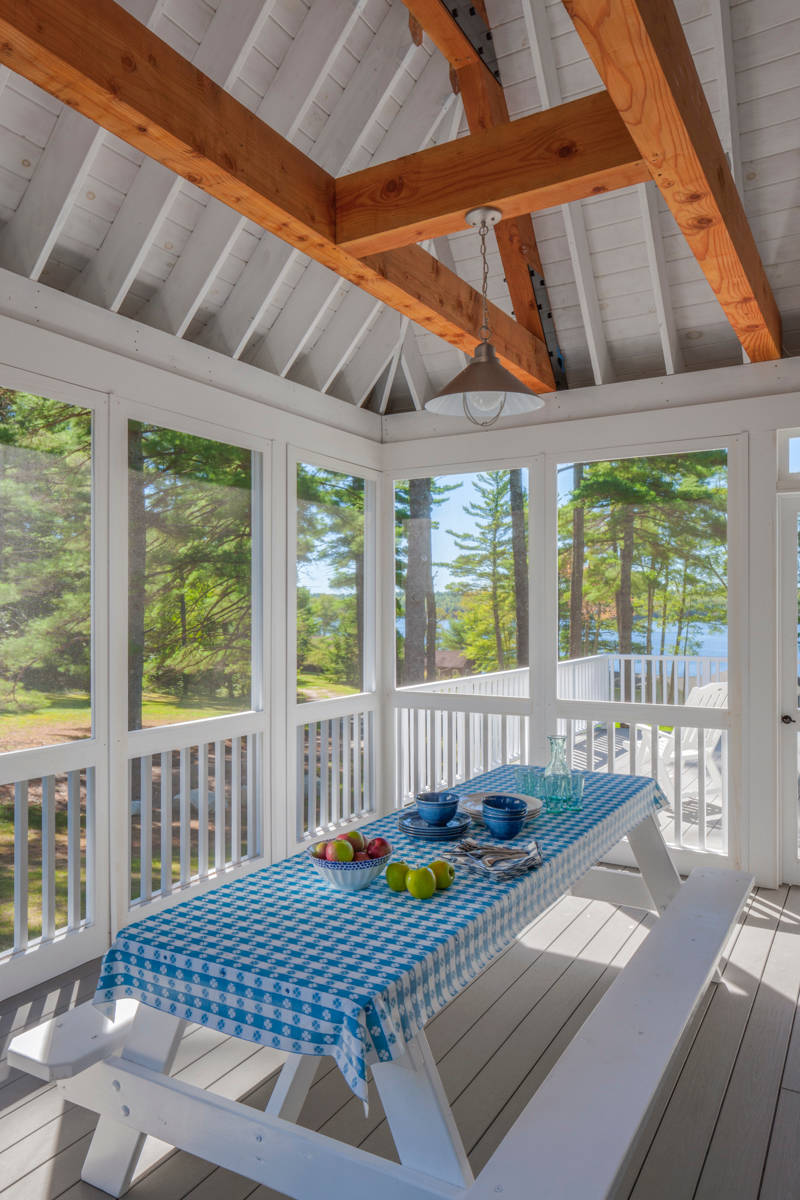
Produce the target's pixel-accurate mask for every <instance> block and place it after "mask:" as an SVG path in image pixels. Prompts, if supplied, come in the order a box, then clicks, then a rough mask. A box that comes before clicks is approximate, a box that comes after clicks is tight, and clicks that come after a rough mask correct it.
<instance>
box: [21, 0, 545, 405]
mask: <svg viewBox="0 0 800 1200" xmlns="http://www.w3.org/2000/svg"><path fill="white" fill-rule="evenodd" d="M87 22H90V23H91V26H92V29H93V33H94V36H93V38H92V41H91V43H89V42H87V39H86V38H85V37H84V30H85V27H86V24H87ZM0 35H1V37H0V60H2V61H3V62H5V64H6V65H7V66H10V67H11V68H12V69H13V70H16V71H17V72H18V73H20V74H22V75H25V76H26V77H27V78H29V79H31V80H32V81H33V82H35V83H37V84H39V85H40V86H42V87H44V88H45V89H46V90H48V91H50V92H51V93H52V94H54V95H56V96H57V97H58V98H59V99H62V100H64V101H65V102H66V103H68V104H69V105H70V106H71V107H74V108H76V109H80V110H81V111H83V112H84V115H87V116H89V117H90V118H91V119H93V120H96V121H97V122H98V123H100V124H102V125H103V126H104V127H105V128H108V129H110V130H111V131H112V132H114V133H116V134H117V135H118V136H120V137H122V138H123V139H125V140H126V141H128V142H129V143H130V144H132V145H134V146H136V147H137V148H138V149H140V150H142V151H144V153H146V154H149V155H151V156H152V157H155V158H157V159H158V160H159V161H161V162H162V163H163V164H164V165H165V166H168V167H170V168H171V169H172V170H174V171H176V173H178V174H180V175H182V176H183V177H184V178H187V179H188V180H189V181H190V182H192V183H195V184H197V185H198V186H200V187H202V189H203V190H204V191H207V192H208V193H209V194H210V195H213V196H214V197H215V198H216V199H218V200H222V201H223V203H227V204H230V205H231V206H232V207H234V208H235V209H236V210H237V211H238V212H240V213H241V214H242V215H243V216H245V217H248V218H250V219H252V220H254V221H255V222H257V223H258V224H260V225H262V226H263V227H264V228H265V229H268V230H269V231H270V232H274V233H277V234H278V235H279V236H280V237H281V238H282V239H283V240H285V241H290V242H292V243H293V244H294V245H295V246H297V247H302V249H303V250H304V251H305V252H307V253H308V254H309V255H310V256H311V257H313V258H315V259H316V260H317V261H319V262H321V263H323V265H325V266H328V267H329V268H331V269H333V270H335V271H336V273H337V274H339V275H341V276H342V277H343V278H345V279H349V280H350V281H351V282H352V283H355V284H357V285H358V286H359V287H362V288H364V290H366V291H368V292H370V293H371V294H372V295H374V296H375V297H376V298H377V299H380V300H383V301H384V302H385V303H386V304H388V305H389V306H390V307H392V308H395V309H397V310H398V311H400V312H402V313H403V314H404V315H405V316H408V317H410V318H411V319H412V320H414V321H416V322H418V323H419V324H422V325H424V326H425V327H426V328H428V329H430V330H431V331H432V332H434V333H436V334H438V335H439V336H441V337H443V338H444V339H445V340H447V341H451V342H453V343H454V344H455V345H459V346H462V347H463V348H465V349H467V350H472V349H474V347H475V345H477V343H478V341H479V340H480V320H481V317H480V297H479V295H478V293H477V292H475V291H474V289H472V288H469V287H466V285H464V284H463V281H460V280H458V281H451V280H447V279H444V278H443V276H442V275H441V272H440V269H439V264H438V263H436V261H435V260H433V259H431V258H430V256H429V255H426V254H425V253H424V252H422V251H418V250H416V248H415V247H407V248H406V249H405V250H404V251H402V252H400V257H398V258H397V259H396V260H395V261H394V262H390V261H388V259H387V256H385V255H384V256H380V257H379V258H378V260H377V261H376V260H374V259H370V260H365V261H363V262H362V261H359V260H357V259H355V258H354V257H353V256H352V255H349V254H347V252H345V251H343V250H342V249H341V248H339V247H338V246H337V245H336V243H335V212H334V203H333V201H334V195H333V184H334V180H333V178H332V177H331V176H330V175H328V173H327V172H325V171H324V170H322V169H321V168H319V167H317V166H316V164H314V163H312V162H311V161H310V160H309V159H308V158H307V157H306V156H305V155H303V154H301V153H300V152H299V151H298V150H296V149H295V148H294V147H293V146H292V145H291V144H290V143H289V142H287V141H286V139H285V138H282V137H281V136H280V135H279V134H277V133H275V132H274V130H271V129H270V128H269V127H268V126H266V125H264V124H263V122H261V121H259V120H258V118H257V117H255V116H254V114H252V113H250V112H249V111H248V110H247V109H245V108H244V107H243V106H242V105H241V104H239V103H238V101H236V100H235V99H234V98H233V97H232V96H230V95H229V94H228V93H226V92H225V91H224V90H223V89H221V88H219V87H218V86H217V85H215V84H213V83H212V81H211V80H209V79H208V77H207V76H204V75H202V74H201V73H199V72H197V71H196V70H195V69H194V68H193V67H191V65H190V64H189V63H187V61H186V60H185V59H184V58H182V57H181V55H179V54H177V53H176V52H174V51H173V50H171V49H170V48H169V47H168V46H166V45H164V44H163V43H162V42H160V41H159V40H158V39H157V38H154V37H153V35H152V34H150V33H149V32H148V31H147V30H146V29H145V28H144V27H143V26H141V25H140V24H139V23H138V22H137V21H135V20H133V19H132V18H130V17H129V16H128V14H127V13H125V12H124V11H123V10H122V9H120V8H119V7H118V6H117V5H116V4H114V3H113V0H91V2H90V3H83V4H78V2H77V0H60V2H57V0H30V3H27V4H26V5H25V6H23V7H20V6H18V5H17V4H16V3H15V2H14V0H0ZM198 108H201V109H202V111H203V114H204V116H203V121H202V123H201V127H200V128H198V120H197V111H198ZM415 251H416V253H415ZM420 256H421V257H420ZM426 260H427V261H426ZM437 285H438V286H437ZM459 293H460V296H458V294H459ZM457 297H458V298H457ZM501 315H502V314H501ZM495 327H497V321H496V320H495ZM497 345H498V352H499V354H500V356H501V357H502V358H503V359H504V360H505V365H507V366H508V367H509V368H510V369H511V370H513V371H514V372H515V373H516V374H517V375H518V377H519V378H520V379H521V380H522V381H523V382H526V383H528V384H529V386H532V387H534V388H537V389H538V390H540V391H541V390H549V389H550V388H551V387H552V372H551V370H550V364H549V360H548V358H547V354H546V350H545V348H544V344H543V343H542V342H541V341H539V339H537V338H535V337H533V336H532V335H531V334H529V333H528V331H527V330H525V329H523V328H522V327H521V326H519V325H517V324H516V323H515V322H511V325H510V327H508V326H507V327H506V328H505V330H504V335H503V337H502V346H501V344H500V341H498V342H497Z"/></svg>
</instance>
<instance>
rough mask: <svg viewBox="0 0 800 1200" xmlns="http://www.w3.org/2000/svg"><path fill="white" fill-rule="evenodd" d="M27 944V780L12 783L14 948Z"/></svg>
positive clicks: (22, 947)
mask: <svg viewBox="0 0 800 1200" xmlns="http://www.w3.org/2000/svg"><path fill="white" fill-rule="evenodd" d="M27 945H28V780H27V779H24V780H20V782H19V783H15V784H14V949H15V950H24V949H25V948H26V946H27Z"/></svg>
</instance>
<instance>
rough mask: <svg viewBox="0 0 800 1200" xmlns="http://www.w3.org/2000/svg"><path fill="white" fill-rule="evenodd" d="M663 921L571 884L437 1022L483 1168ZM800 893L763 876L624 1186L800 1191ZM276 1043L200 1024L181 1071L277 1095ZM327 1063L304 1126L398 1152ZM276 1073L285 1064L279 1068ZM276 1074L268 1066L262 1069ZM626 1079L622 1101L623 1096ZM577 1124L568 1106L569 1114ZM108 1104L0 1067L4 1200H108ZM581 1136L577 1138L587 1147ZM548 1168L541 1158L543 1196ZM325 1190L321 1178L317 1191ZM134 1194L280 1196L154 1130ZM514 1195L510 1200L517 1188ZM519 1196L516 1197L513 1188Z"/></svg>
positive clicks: (668, 1191) (207, 1081) (32, 1017)
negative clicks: (101, 1142)
mask: <svg viewBox="0 0 800 1200" xmlns="http://www.w3.org/2000/svg"><path fill="white" fill-rule="evenodd" d="M652 919H654V918H651V917H649V916H645V915H644V914H642V913H639V912H633V911H632V910H628V909H624V908H616V907H614V906H613V905H610V904H605V903H602V902H599V901H586V900H582V899H578V898H576V897H572V896H568V897H565V898H564V899H562V900H561V901H559V902H558V903H557V904H556V905H554V906H553V907H552V908H550V909H549V910H548V911H547V912H546V913H544V914H543V915H542V916H541V917H540V918H539V919H538V920H537V921H536V922H535V923H534V924H533V925H531V926H530V927H529V928H528V929H527V930H526V932H525V933H524V935H523V936H522V937H521V938H520V940H519V941H518V942H517V943H515V944H514V945H513V946H512V947H511V948H510V949H509V950H507V951H506V952H505V953H504V954H503V955H502V956H501V957H500V958H499V959H497V960H496V961H495V963H494V964H493V965H492V966H491V967H489V968H488V969H487V970H486V971H485V972H484V973H483V974H482V975H481V976H479V978H478V979H477V980H475V982H474V983H473V984H472V985H471V986H470V987H469V988H467V989H466V991H464V992H463V993H462V995H461V996H459V998H458V999H457V1000H455V1001H454V1002H453V1003H452V1004H450V1005H449V1006H448V1007H447V1008H446V1009H445V1010H444V1011H443V1012H442V1013H440V1014H439V1016H438V1017H437V1018H436V1019H435V1020H434V1021H433V1022H431V1024H430V1025H429V1026H428V1029H427V1032H428V1037H429V1040H430V1043H431V1046H432V1049H433V1051H434V1053H435V1055H436V1058H437V1060H438V1062H439V1065H440V1071H441V1075H442V1079H443V1082H444V1086H445V1089H446V1091H447V1094H448V1096H449V1098H450V1101H451V1104H452V1105H453V1111H454V1114H455V1118H456V1121H457V1123H458V1126H459V1129H460V1130H461V1134H462V1137H463V1139H464V1143H465V1145H466V1147H467V1150H468V1152H469V1155H470V1160H471V1162H472V1166H473V1169H474V1170H475V1171H476V1172H477V1171H479V1170H480V1169H481V1167H482V1166H483V1164H484V1163H485V1162H486V1159H487V1158H488V1156H489V1155H490V1154H491V1153H492V1151H493V1150H494V1148H495V1147H496V1146H497V1144H498V1142H499V1141H500V1139H501V1138H502V1137H503V1135H504V1134H505V1132H506V1130H507V1129H508V1128H509V1126H510V1125H511V1124H512V1122H513V1121H514V1119H515V1118H516V1116H517V1115H518V1114H519V1112H520V1111H521V1109H522V1108H523V1107H524V1105H525V1103H526V1102H527V1100H528V1099H529V1097H530V1096H531V1095H532V1094H533V1092H534V1091H535V1090H536V1088H537V1086H538V1085H539V1083H540V1082H541V1080H542V1079H543V1078H544V1076H545V1075H546V1074H547V1072H548V1070H549V1069H550V1067H551V1065H552V1064H553V1062H554V1061H555V1059H556V1058H557V1057H558V1055H559V1053H560V1052H561V1050H562V1049H563V1047H564V1045H565V1044H566V1042H567V1041H568V1040H569V1039H570V1037H571V1036H572V1035H573V1034H574V1032H575V1031H576V1029H577V1028H578V1027H579V1025H580V1024H581V1022H582V1021H583V1020H584V1019H585V1017H586V1016H587V1015H588V1013H589V1012H590V1011H591V1009H592V1007H593V1006H594V1005H595V1004H596V1003H597V1001H598V1000H599V998H600V996H601V995H602V994H603V992H604V991H605V989H606V988H607V987H608V986H609V984H610V983H611V981H612V980H613V978H614V976H615V974H616V973H617V971H618V970H620V969H621V968H622V967H623V966H624V965H625V962H626V961H627V960H628V959H629V958H630V956H631V955H632V954H633V953H634V951H635V950H636V947H637V946H638V945H639V944H640V943H641V941H642V939H643V938H644V937H645V936H646V933H647V929H648V927H649V924H650V921H651V920H652ZM798 939H800V888H797V887H794V888H780V889H778V890H775V891H771V890H766V889H759V891H758V892H757V893H756V894H755V895H754V896H753V897H752V898H751V901H750V904H749V906H748V907H747V909H746V910H745V913H744V914H743V918H742V921H741V923H740V925H739V927H738V929H737V931H736V934H735V936H734V938H733V940H732V942H731V945H730V947H729V955H728V960H727V963H726V965H725V969H724V972H723V982H722V984H721V985H718V986H716V987H715V988H712V989H711V990H710V992H709V995H708V997H707V1000H706V1002H705V1004H704V1007H703V1012H702V1015H701V1017H700V1019H699V1020H698V1022H697V1023H696V1026H695V1029H694V1030H693V1032H692V1037H691V1039H690V1044H689V1045H687V1047H686V1050H688V1056H686V1057H685V1058H682V1061H681V1063H680V1064H679V1066H678V1067H676V1070H675V1071H674V1072H673V1076H674V1077H673V1078H672V1079H671V1080H670V1082H669V1087H667V1088H665V1090H664V1095H663V1097H662V1102H661V1104H660V1106H659V1109H658V1111H657V1112H656V1113H654V1114H653V1117H652V1119H651V1121H650V1125H649V1128H648V1131H647V1135H646V1137H645V1138H643V1140H642V1146H641V1153H640V1155H639V1158H638V1161H637V1163H636V1164H635V1169H632V1170H631V1174H630V1178H629V1179H628V1181H627V1182H626V1184H625V1186H624V1187H623V1188H622V1189H620V1192H619V1197H620V1200H622V1197H626V1198H627V1197H630V1200H689V1198H690V1197H691V1198H696V1200H717V1198H718V1197H723V1196H725V1197H735V1198H736V1200H750V1198H753V1200H755V1197H760V1198H762V1200H788V1198H790V1197H800V1019H798V1017H797V1010H798V996H799V995H800V940H798ZM96 970H97V964H93V965H92V966H89V967H86V968H84V970H83V971H82V972H81V973H78V974H75V975H72V976H64V977H62V978H60V979H58V980H54V981H53V982H52V983H51V984H50V985H48V986H45V987H43V988H39V989H37V990H36V991H35V992H32V993H28V994H26V995H24V996H22V997H20V998H18V999H17V1001H16V1002H14V1001H9V1002H6V1003H5V1004H4V1005H3V1006H2V1008H0V1038H2V1042H1V1043H0V1044H1V1045H2V1052H3V1055H5V1049H6V1046H7V1044H8V1040H9V1038H10V1037H11V1036H12V1034H13V1032H15V1031H17V1030H19V1029H21V1028H23V1027H25V1026H28V1025H31V1024H36V1023H37V1022H38V1021H39V1020H41V1019H43V1018H44V1017H45V1016H48V1015H51V1014H52V1013H54V1012H56V1011H63V1010H64V1009H65V1008H67V1007H70V1006H71V1005H73V1004H76V1003H80V1002H81V1001H82V1000H84V999H87V998H89V997H90V996H91V995H92V991H93V987H94V980H95V978H96ZM275 1061H276V1059H275V1054H274V1052H271V1051H268V1050H264V1049H262V1050H254V1048H253V1046H252V1045H250V1044H249V1043H246V1042H241V1041H237V1040H236V1039H233V1038H223V1037H221V1036H220V1035H218V1034H215V1033H212V1032H211V1031H209V1030H207V1029H203V1028H200V1027H199V1026H193V1027H189V1031H188V1032H187V1033H186V1035H185V1037H184V1040H183V1044H182V1046H181V1049H180V1051H179V1054H178V1058H177V1062H176V1066H175V1071H174V1073H175V1074H177V1075H179V1076H180V1078H182V1079H184V1080H186V1081H188V1082H191V1083H195V1084H201V1085H203V1086H207V1087H210V1088H211V1089H212V1090H214V1091H216V1092H218V1093H220V1094H222V1095H225V1096H228V1097H231V1098H246V1100H247V1102H248V1103H250V1104H252V1105H254V1106H256V1107H263V1105H264V1103H265V1101H266V1098H267V1096H268V1095H269V1092H270V1089H271V1087H272V1084H273V1082H274V1078H275V1075H274V1070H275ZM329 1062H330V1060H326V1061H325V1062H324V1063H322V1064H321V1065H320V1069H319V1074H318V1077H317V1080H316V1082H315V1084H314V1086H313V1088H312V1090H311V1092H310V1094H309V1097H308V1100H307V1102H306V1105H305V1108H304V1109H303V1113H302V1118H301V1120H302V1123H303V1124H305V1125H307V1126H309V1127H311V1128H315V1129H320V1130H321V1131H322V1132H324V1133H326V1134H329V1135H330V1136H333V1137H337V1138H340V1139H342V1140H344V1141H346V1142H350V1143H352V1144H354V1145H361V1146H363V1147H364V1148H365V1149H368V1150H371V1151H373V1152H375V1153H378V1154H385V1155H387V1156H392V1155H393V1146H392V1143H391V1139H390V1137H389V1134H388V1131H387V1127H386V1124H385V1122H384V1121H383V1120H382V1113H381V1109H380V1104H379V1101H378V1099H377V1097H376V1096H374V1095H373V1096H372V1097H371V1100H370V1115H369V1117H368V1118H365V1117H364V1114H363V1109H362V1106H361V1105H360V1103H359V1102H358V1101H357V1100H356V1099H355V1098H354V1097H353V1096H352V1094H351V1093H350V1092H349V1090H348V1089H347V1087H346V1085H345V1083H344V1080H343V1079H342V1077H341V1075H340V1074H339V1072H338V1071H337V1070H335V1069H333V1068H332V1066H330V1065H329ZM270 1072H273V1074H272V1075H270V1074H269V1073H270ZM265 1076H266V1078H265ZM613 1087H614V1082H613V1079H609V1102H610V1103H613ZM564 1119H565V1120H569V1113H568V1112H567V1113H565V1114H564ZM95 1121H96V1117H95V1116H94V1115H93V1114H90V1113H88V1112H86V1111H85V1110H84V1109H80V1108H77V1107H75V1106H74V1105H69V1104H66V1105H65V1104H63V1103H62V1101H61V1099H60V1096H59V1093H58V1092H57V1090H56V1088H55V1087H54V1086H53V1085H46V1084H41V1083H40V1082H39V1081H37V1080H35V1079H33V1078H31V1077H30V1076H27V1075H22V1074H20V1073H19V1072H17V1071H14V1070H12V1069H10V1068H9V1067H8V1065H7V1064H6V1062H5V1058H4V1057H3V1060H2V1062H0V1197H2V1200H55V1197H63V1198H64V1200H99V1198H100V1197H102V1196H103V1193H101V1192H98V1191H96V1189H94V1188H92V1187H89V1186H87V1185H86V1184H83V1183H81V1182H80V1168H81V1163H82V1161H83V1157H84V1154H85V1152H86V1149H87V1146H88V1143H89V1139H90V1136H91V1132H92V1130H93V1128H94V1124H95ZM579 1151H580V1147H579V1146H576V1152H579ZM535 1176H536V1164H535V1163H532V1164H531V1181H532V1189H531V1194H532V1195H533V1194H535V1189H534V1187H533V1182H534V1181H535ZM325 1191H326V1184H325V1181H324V1180H320V1196H323V1195H324V1194H325ZM128 1194H129V1196H131V1197H132V1198H135V1200H190V1198H191V1200H217V1198H222V1197H224V1198H225V1200H245V1198H246V1197H253V1200H275V1198H276V1196H277V1193H275V1192H272V1191H271V1190H270V1189H269V1188H264V1187H258V1186H256V1185H254V1184H253V1183H251V1182H249V1181H247V1180H244V1179H242V1178H241V1177H240V1176H236V1175H233V1174H232V1173H230V1172H228V1171H223V1170H220V1169H217V1168H213V1167H211V1166H210V1165H209V1164H208V1163H205V1162H203V1161H202V1160H200V1159H197V1158H193V1157H191V1156H190V1155H187V1154H183V1153H176V1152H174V1151H173V1152H170V1151H169V1150H168V1148H166V1147H165V1146H163V1145H161V1144H160V1143H156V1142H150V1141H149V1142H148V1144H147V1146H146V1148H145V1152H144V1155H143V1159H142V1167H141V1173H140V1175H139V1177H138V1178H137V1180H136V1182H135V1183H134V1186H133V1188H132V1190H131V1191H130V1192H129V1193H128ZM509 1200H511V1198H509ZM514 1200H516V1198H514Z"/></svg>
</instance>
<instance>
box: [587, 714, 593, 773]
mask: <svg viewBox="0 0 800 1200" xmlns="http://www.w3.org/2000/svg"><path fill="white" fill-rule="evenodd" d="M586 770H587V771H593V770H594V721H593V720H592V719H591V718H589V720H587V722H586Z"/></svg>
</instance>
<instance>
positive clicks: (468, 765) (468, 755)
mask: <svg viewBox="0 0 800 1200" xmlns="http://www.w3.org/2000/svg"><path fill="white" fill-rule="evenodd" d="M471 777H472V713H468V712H465V713H464V778H465V779H470V778H471Z"/></svg>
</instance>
